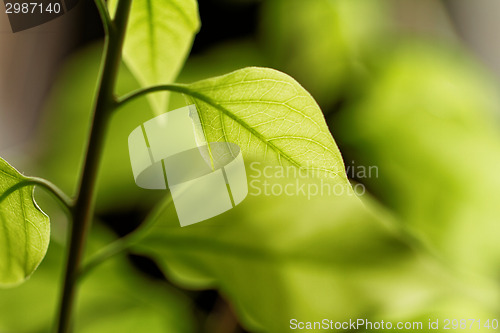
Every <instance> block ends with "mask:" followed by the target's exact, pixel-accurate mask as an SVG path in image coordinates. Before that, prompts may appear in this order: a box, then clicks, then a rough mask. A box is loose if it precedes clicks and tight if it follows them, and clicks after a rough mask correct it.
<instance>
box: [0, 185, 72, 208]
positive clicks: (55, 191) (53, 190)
mask: <svg viewBox="0 0 500 333" xmlns="http://www.w3.org/2000/svg"><path fill="white" fill-rule="evenodd" d="M26 186H39V187H41V188H43V189H45V190H47V192H49V193H50V194H52V196H53V197H54V198H56V199H57V200H58V201H59V203H60V204H61V205H62V206H63V207H64V208H65V209H66V210H68V211H69V212H71V211H72V209H73V204H74V202H73V200H72V199H71V198H70V197H68V196H67V195H66V193H64V192H63V191H61V190H60V189H59V188H58V187H57V186H56V185H54V184H52V183H51V182H49V181H48V180H46V179H43V178H37V177H30V178H26V179H25V180H23V181H21V182H19V183H17V184H15V185H13V186H12V187H10V188H9V189H8V190H7V191H5V192H4V193H2V195H0V204H1V203H2V201H4V200H5V199H6V198H7V197H8V196H9V195H11V194H12V193H14V192H16V191H17V190H20V189H22V188H23V187H26Z"/></svg>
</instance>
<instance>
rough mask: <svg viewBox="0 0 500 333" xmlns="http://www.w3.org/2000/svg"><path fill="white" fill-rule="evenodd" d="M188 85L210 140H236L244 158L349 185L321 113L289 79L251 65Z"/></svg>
mask: <svg viewBox="0 0 500 333" xmlns="http://www.w3.org/2000/svg"><path fill="white" fill-rule="evenodd" d="M188 87H189V89H190V90H191V92H192V96H193V97H194V98H193V102H194V103H195V104H196V106H197V109H198V113H199V118H200V123H201V127H202V129H201V130H200V133H201V131H203V134H204V137H205V138H206V140H207V141H208V142H218V141H223V142H224V141H225V142H233V143H236V144H238V145H239V146H240V147H241V149H242V151H243V152H244V154H245V158H250V159H253V160H262V161H267V162H270V163H278V164H281V165H293V166H296V167H301V168H304V169H308V170H313V171H315V172H316V173H317V174H319V175H327V176H332V175H333V176H338V177H340V179H342V180H345V181H347V178H346V176H345V172H344V163H343V161H342V156H341V155H340V152H339V150H338V148H337V145H336V144H335V141H334V140H333V137H332V135H331V134H330V131H329V129H328V126H327V125H326V122H325V118H324V117H323V113H322V112H321V109H320V108H319V106H318V105H317V104H316V101H315V100H314V99H313V98H312V96H311V95H310V94H309V93H308V92H307V91H306V90H305V89H304V88H303V87H302V86H301V85H300V84H299V83H298V82H297V81H295V80H294V79H293V78H291V77H290V76H288V75H286V74H284V73H281V72H279V71H276V70H273V69H269V68H257V67H249V68H244V69H241V70H237V71H234V72H232V73H229V74H227V75H224V76H219V77H215V78H212V79H208V80H203V81H199V82H196V83H193V84H191V85H189V86H188Z"/></svg>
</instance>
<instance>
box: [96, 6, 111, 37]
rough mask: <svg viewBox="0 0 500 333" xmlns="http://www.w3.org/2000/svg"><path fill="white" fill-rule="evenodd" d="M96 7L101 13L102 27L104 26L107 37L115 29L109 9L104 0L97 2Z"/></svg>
mask: <svg viewBox="0 0 500 333" xmlns="http://www.w3.org/2000/svg"><path fill="white" fill-rule="evenodd" d="M94 2H95V5H96V7H97V10H98V11H99V15H100V16H101V20H102V25H103V26H104V32H105V33H106V35H108V34H109V32H110V31H111V30H112V29H113V28H114V23H113V20H112V19H111V16H110V15H109V11H108V7H107V5H106V3H105V2H104V0H95V1H94Z"/></svg>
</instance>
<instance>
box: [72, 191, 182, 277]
mask: <svg viewBox="0 0 500 333" xmlns="http://www.w3.org/2000/svg"><path fill="white" fill-rule="evenodd" d="M172 202H173V199H172V195H169V197H168V199H167V200H165V201H164V202H163V203H161V204H160V205H158V206H157V207H156V208H155V209H154V210H153V211H152V212H151V213H150V214H149V215H148V216H147V217H146V219H145V220H144V222H143V223H142V224H141V225H140V226H139V228H137V230H134V231H133V232H131V233H130V234H128V235H127V236H125V237H123V238H119V239H117V240H116V241H114V242H112V243H111V244H109V245H107V246H106V247H104V248H103V249H101V250H100V251H99V252H97V253H96V254H95V255H94V256H92V257H91V258H90V260H89V261H88V263H87V264H86V265H84V266H83V268H82V269H81V271H80V274H79V275H78V277H79V278H80V279H82V278H84V277H85V276H86V275H87V274H88V273H89V272H90V271H91V270H93V269H94V268H95V267H97V266H99V265H100V264H102V263H103V262H105V261H106V260H108V259H109V258H112V257H114V256H115V255H117V254H120V253H122V252H124V251H126V250H128V249H130V248H131V247H132V246H134V245H135V244H137V242H138V241H140V240H142V239H143V238H144V237H145V236H147V235H148V232H149V230H150V229H151V227H152V226H153V225H154V224H155V222H156V221H157V220H158V217H159V215H160V214H161V213H162V212H163V211H164V210H165V209H166V208H167V207H169V206H170V205H171V204H172Z"/></svg>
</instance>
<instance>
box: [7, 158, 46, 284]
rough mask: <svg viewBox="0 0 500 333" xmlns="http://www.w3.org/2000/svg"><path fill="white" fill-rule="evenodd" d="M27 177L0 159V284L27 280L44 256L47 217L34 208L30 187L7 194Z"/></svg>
mask: <svg viewBox="0 0 500 333" xmlns="http://www.w3.org/2000/svg"><path fill="white" fill-rule="evenodd" d="M26 180H27V178H26V177H24V176H23V175H21V174H20V173H19V172H18V171H17V170H16V169H14V168H13V167H12V166H10V165H9V164H8V163H7V162H6V161H4V160H3V159H1V158H0V198H1V199H0V200H1V201H0V285H4V286H7V285H15V284H19V283H21V282H23V281H24V280H25V279H27V278H28V277H29V276H30V275H31V274H32V273H33V272H34V271H35V269H36V268H37V267H38V265H39V264H40V262H41V261H42V259H43V258H44V257H45V253H46V252H47V248H48V246H49V239H50V224H49V217H48V216H47V215H45V214H44V213H43V212H42V211H41V210H40V208H39V207H38V206H37V205H36V202H35V200H34V198H33V186H26V187H22V188H20V189H17V190H15V191H14V192H12V193H10V194H9V192H10V191H9V189H11V188H12V187H13V186H16V185H19V184H21V183H22V182H23V181H26Z"/></svg>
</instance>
